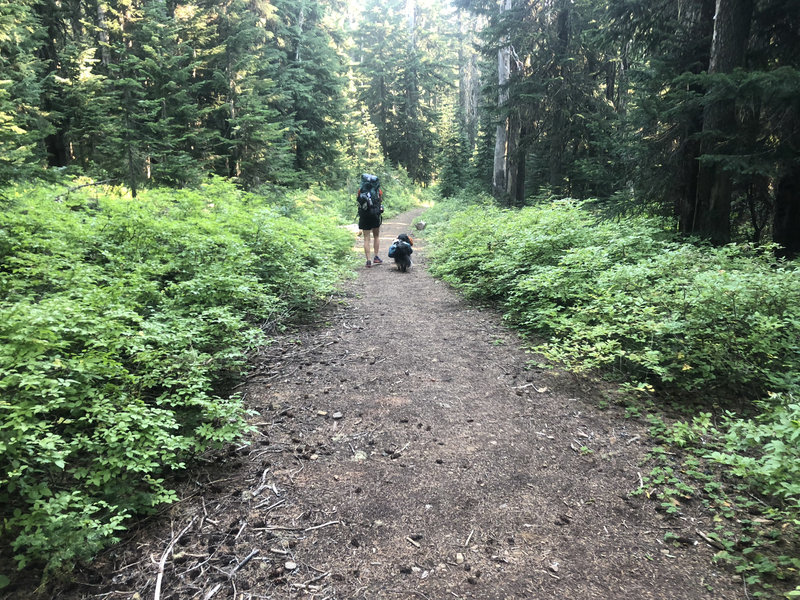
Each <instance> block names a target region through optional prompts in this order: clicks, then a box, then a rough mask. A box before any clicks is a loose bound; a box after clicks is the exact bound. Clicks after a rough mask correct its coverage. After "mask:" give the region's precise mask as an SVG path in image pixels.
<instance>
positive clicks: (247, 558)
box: [228, 548, 260, 577]
mask: <svg viewBox="0 0 800 600" xmlns="http://www.w3.org/2000/svg"><path fill="white" fill-rule="evenodd" d="M259 552H260V550H259V549H258V548H256V549H255V550H253V551H252V552H251V553H250V554H248V555H247V556H245V557H244V560H242V562H240V563H239V564H238V565H236V566H235V567H234V569H233V571H231V574H230V575H228V577H233V576H234V575H235V574H236V572H237V571H238V570H239V569H241V568H242V567H244V566H245V565H246V564H247V563H249V562H250V561H251V560H253V557H254V556H255V555H256V554H258V553H259Z"/></svg>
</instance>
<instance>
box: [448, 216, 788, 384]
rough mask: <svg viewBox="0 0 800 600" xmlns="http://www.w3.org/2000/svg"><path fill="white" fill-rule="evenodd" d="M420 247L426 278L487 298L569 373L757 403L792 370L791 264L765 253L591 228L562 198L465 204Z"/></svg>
mask: <svg viewBox="0 0 800 600" xmlns="http://www.w3.org/2000/svg"><path fill="white" fill-rule="evenodd" d="M432 240H433V243H434V246H435V251H434V252H433V253H432V258H433V267H432V270H433V272H434V273H435V274H437V275H440V276H441V277H443V278H444V279H445V280H447V281H449V282H451V283H453V284H454V285H455V286H457V287H459V288H461V289H462V290H464V292H465V293H466V294H467V295H468V296H471V297H478V298H485V299H490V300H495V301H497V302H499V303H500V304H501V305H502V306H503V308H504V310H505V312H506V316H507V318H508V319H509V320H510V321H512V322H513V323H514V324H516V325H517V326H519V327H520V328H521V329H522V330H523V331H524V332H526V333H529V334H532V335H535V336H537V337H542V336H544V337H545V339H546V340H547V341H545V342H544V343H543V344H541V345H540V346H539V348H540V349H541V350H542V351H543V352H544V353H545V354H547V355H548V356H550V357H551V358H554V359H557V360H559V361H561V362H564V363H566V364H567V365H569V366H571V367H573V368H577V369H585V368H597V367H606V368H615V369H618V370H621V371H624V372H626V373H627V374H628V375H630V376H633V377H634V378H638V379H640V380H643V379H644V380H649V381H651V382H655V383H659V384H665V385H670V386H676V387H679V388H681V389H684V390H701V389H702V390H705V391H707V392H710V391H714V390H717V391H721V390H724V389H728V388H731V389H738V388H742V387H743V386H746V387H748V388H749V389H751V391H752V393H753V394H754V395H756V396H757V395H761V394H764V393H765V392H766V391H768V390H771V391H784V390H790V389H792V388H793V386H794V385H796V382H797V381H798V377H799V376H800V353H798V352H797V348H798V342H797V340H798V339H800V302H798V300H800V276H798V275H800V268H799V267H798V266H797V265H796V264H794V265H793V264H784V263H778V264H776V263H775V261H774V259H773V257H772V255H771V253H770V252H769V249H753V248H750V247H748V246H736V245H730V246H726V247H723V248H707V247H698V246H694V245H691V244H686V243H678V242H675V241H672V240H671V239H670V236H669V235H667V234H666V233H665V232H664V231H663V230H662V229H661V228H660V227H659V226H658V224H657V223H656V222H654V221H648V220H646V219H626V220H619V221H599V220H597V219H596V218H595V217H594V216H593V215H592V214H591V213H590V212H588V211H587V210H585V209H584V208H583V207H582V206H581V205H580V204H578V203H575V202H571V201H560V202H555V203H552V204H549V205H547V206H538V207H530V208H526V209H523V210H521V211H518V212H513V211H507V210H500V209H497V208H491V207H473V208H469V209H467V210H465V211H463V212H459V213H456V214H455V215H453V216H451V217H450V218H449V219H448V220H447V221H446V222H443V223H442V224H441V225H440V226H438V227H435V228H434V229H433V237H432Z"/></svg>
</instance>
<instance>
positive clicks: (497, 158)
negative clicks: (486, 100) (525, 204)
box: [492, 0, 511, 198]
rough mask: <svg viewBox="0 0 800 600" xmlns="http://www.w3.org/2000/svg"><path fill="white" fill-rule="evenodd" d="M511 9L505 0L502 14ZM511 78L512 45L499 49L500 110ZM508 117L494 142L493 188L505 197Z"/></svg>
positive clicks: (508, 2) (498, 124) (498, 104)
mask: <svg viewBox="0 0 800 600" xmlns="http://www.w3.org/2000/svg"><path fill="white" fill-rule="evenodd" d="M508 10H511V0H504V1H503V4H502V5H501V8H500V12H501V14H502V13H503V12H505V11H508ZM510 78H511V47H510V46H508V45H504V46H502V47H501V48H500V49H499V50H498V51H497V83H498V85H499V88H500V90H499V92H498V98H497V108H498V110H499V111H501V112H502V111H504V110H505V105H506V104H507V103H508V81H509V79H510ZM508 156H509V148H508V117H507V116H506V117H504V118H502V119H501V120H500V122H499V123H497V130H496V133H495V143H494V174H493V176H492V189H493V191H494V195H495V196H497V197H498V198H501V197H504V196H505V195H506V193H507V190H508Z"/></svg>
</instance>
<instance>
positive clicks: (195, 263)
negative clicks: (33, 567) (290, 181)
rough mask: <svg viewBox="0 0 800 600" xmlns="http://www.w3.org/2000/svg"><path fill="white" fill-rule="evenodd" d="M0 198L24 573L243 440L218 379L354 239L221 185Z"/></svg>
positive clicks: (9, 459)
mask: <svg viewBox="0 0 800 600" xmlns="http://www.w3.org/2000/svg"><path fill="white" fill-rule="evenodd" d="M4 195H5V197H6V198H7V201H6V204H5V206H4V207H3V208H4V210H3V211H2V212H0V292H2V298H3V300H2V301H0V391H1V393H2V399H0V505H1V506H3V507H4V509H3V515H2V516H3V538H4V539H5V540H8V543H10V544H11V545H12V547H13V550H14V552H15V557H16V561H17V564H18V566H19V567H23V566H25V565H26V564H29V563H31V562H37V563H41V564H44V565H45V566H46V567H47V569H49V570H50V571H53V570H55V569H58V568H59V567H61V566H62V565H67V566H68V565H69V564H70V563H72V562H74V561H77V560H83V559H87V558H89V557H90V556H91V555H92V554H93V553H95V552H96V551H97V550H98V549H99V548H100V547H102V546H104V545H107V544H108V543H109V542H110V541H111V540H112V539H113V537H114V534H115V532H116V531H118V530H120V529H122V528H123V527H124V526H125V523H126V521H127V520H128V518H129V517H130V516H131V515H132V514H134V513H137V512H141V511H146V510H150V509H152V508H153V507H154V506H156V505H157V504H160V503H162V502H168V501H170V500H173V499H174V498H175V495H174V492H172V491H171V490H169V489H167V487H166V486H165V484H164V479H165V477H166V476H167V475H168V474H169V473H170V471H173V470H176V469H181V468H183V467H184V464H185V461H186V460H187V459H188V458H190V457H192V456H193V455H195V454H197V453H199V452H203V451H204V450H206V449H208V448H209V447H213V446H215V445H219V444H222V443H225V442H229V441H231V440H233V439H235V438H236V437H237V436H239V435H241V433H242V432H243V431H244V430H245V429H246V421H245V417H246V414H245V411H244V408H243V405H242V403H241V399H240V398H239V397H237V396H236V395H233V396H230V395H227V394H226V393H225V392H224V390H225V389H227V388H226V384H225V382H226V380H228V379H229V378H231V377H237V376H238V375H240V374H241V373H242V371H243V370H244V369H245V367H246V356H247V353H248V352H249V351H250V350H251V349H252V348H254V347H255V346H256V345H258V344H262V343H264V342H265V341H266V338H265V331H266V330H267V329H268V328H269V327H273V326H278V325H280V324H281V323H283V322H285V320H286V319H287V318H288V317H289V316H290V315H291V314H292V313H294V312H297V311H305V310H309V309H311V308H313V307H314V306H315V305H316V304H317V303H318V301H319V299H320V298H322V297H323V296H324V295H325V294H328V293H329V292H330V291H331V289H333V286H334V285H335V284H336V282H337V281H338V279H339V277H340V276H341V274H342V272H343V271H342V270H343V265H346V264H347V263H348V261H349V260H350V256H351V249H352V246H353V239H352V235H351V234H349V233H347V232H346V231H343V230H341V229H339V228H337V227H335V226H332V225H331V221H330V220H328V219H325V218H323V217H322V216H316V215H307V214H305V213H303V212H302V211H299V212H298V214H299V215H301V217H300V216H297V217H296V218H288V217H286V216H282V215H281V214H280V212H281V211H280V209H279V208H277V207H276V206H274V205H271V204H270V203H269V202H268V200H267V199H266V198H263V197H258V196H254V195H249V194H244V193H242V192H240V191H239V190H237V189H236V188H235V187H233V186H232V185H231V184H229V183H226V182H223V181H221V180H209V182H208V183H207V184H206V185H204V186H202V187H201V188H200V189H199V190H196V191H169V190H152V191H149V192H145V193H143V194H141V195H140V196H139V197H138V198H136V199H135V200H132V199H130V198H128V197H126V196H124V195H122V194H120V193H119V190H115V189H107V190H104V191H103V193H101V194H98V193H97V192H96V191H88V189H87V190H86V191H79V192H73V193H71V194H69V195H68V196H66V197H59V196H58V189H57V188H55V187H42V186H40V187H34V188H23V187H16V188H11V189H8V190H6V191H5V193H4ZM12 507H13V510H12Z"/></svg>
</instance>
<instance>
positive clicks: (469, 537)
mask: <svg viewBox="0 0 800 600" xmlns="http://www.w3.org/2000/svg"><path fill="white" fill-rule="evenodd" d="M473 533H475V530H474V529H473V530H472V531H470V532H469V535H468V536H467V541H466V542H464V547H465V548H466V547H467V546H469V541H470V540H471V539H472V534H473Z"/></svg>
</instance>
